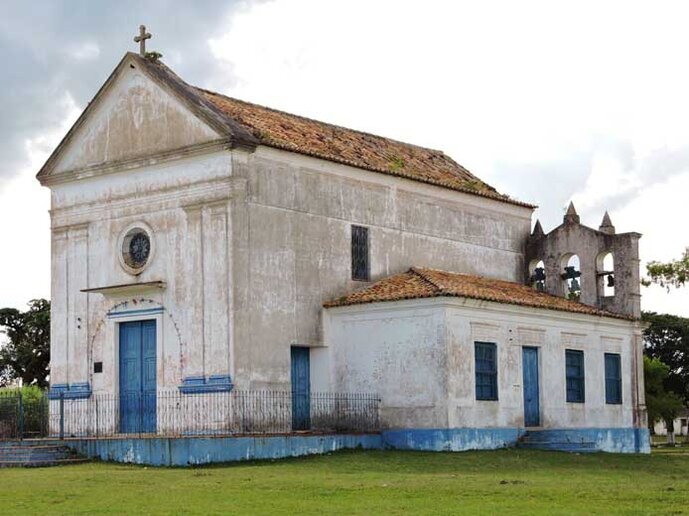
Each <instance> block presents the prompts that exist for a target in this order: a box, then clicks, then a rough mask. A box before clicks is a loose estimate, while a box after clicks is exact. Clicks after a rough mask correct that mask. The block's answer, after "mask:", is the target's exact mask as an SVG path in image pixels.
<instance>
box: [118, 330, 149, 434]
mask: <svg viewBox="0 0 689 516" xmlns="http://www.w3.org/2000/svg"><path fill="white" fill-rule="evenodd" d="M156 362H157V360H156V322H155V321H135V322H125V323H120V432H122V433H139V432H144V433H149V432H155V431H156Z"/></svg>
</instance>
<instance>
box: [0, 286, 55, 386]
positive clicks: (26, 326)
mask: <svg viewBox="0 0 689 516" xmlns="http://www.w3.org/2000/svg"><path fill="white" fill-rule="evenodd" d="M28 306H29V309H28V310H27V311H26V312H20V311H19V310H17V309H15V308H3V309H0V332H1V333H4V334H5V335H6V336H7V338H8V339H9V340H8V342H7V343H6V344H5V345H4V346H2V347H1V348H0V385H7V384H8V383H10V382H12V381H13V380H16V379H21V380H22V383H23V384H24V385H37V386H39V387H41V388H44V387H47V386H48V368H49V367H50V301H47V300H45V299H34V300H31V301H29V303H28Z"/></svg>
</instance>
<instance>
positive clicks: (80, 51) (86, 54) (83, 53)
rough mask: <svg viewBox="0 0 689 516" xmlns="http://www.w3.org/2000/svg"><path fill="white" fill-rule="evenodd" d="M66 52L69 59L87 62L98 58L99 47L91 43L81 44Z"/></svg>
mask: <svg viewBox="0 0 689 516" xmlns="http://www.w3.org/2000/svg"><path fill="white" fill-rule="evenodd" d="M68 52H69V55H70V57H72V58H74V59H76V60H78V61H88V60H91V59H96V58H97V57H98V56H100V47H99V46H98V45H97V44H96V43H93V42H82V43H79V44H75V45H72V46H70V48H69V49H68Z"/></svg>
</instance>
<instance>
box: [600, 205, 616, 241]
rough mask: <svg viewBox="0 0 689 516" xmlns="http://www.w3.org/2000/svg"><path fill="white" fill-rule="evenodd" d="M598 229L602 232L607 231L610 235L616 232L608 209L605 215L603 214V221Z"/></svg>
mask: <svg viewBox="0 0 689 516" xmlns="http://www.w3.org/2000/svg"><path fill="white" fill-rule="evenodd" d="M598 231H600V232H601V233H606V234H608V235H614V234H615V226H613V225H612V221H611V220H610V215H608V212H607V211H606V212H605V215H603V222H601V223H600V227H599V228H598Z"/></svg>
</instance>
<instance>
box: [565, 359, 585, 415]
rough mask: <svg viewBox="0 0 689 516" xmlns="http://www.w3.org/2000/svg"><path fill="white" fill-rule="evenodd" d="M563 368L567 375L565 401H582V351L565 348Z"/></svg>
mask: <svg viewBox="0 0 689 516" xmlns="http://www.w3.org/2000/svg"><path fill="white" fill-rule="evenodd" d="M565 368H566V375H567V401H568V402H570V403H584V399H585V391H584V352H583V351H578V350H574V349H567V350H565Z"/></svg>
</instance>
